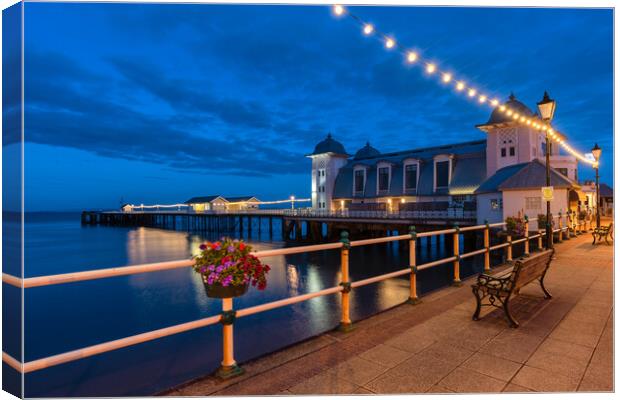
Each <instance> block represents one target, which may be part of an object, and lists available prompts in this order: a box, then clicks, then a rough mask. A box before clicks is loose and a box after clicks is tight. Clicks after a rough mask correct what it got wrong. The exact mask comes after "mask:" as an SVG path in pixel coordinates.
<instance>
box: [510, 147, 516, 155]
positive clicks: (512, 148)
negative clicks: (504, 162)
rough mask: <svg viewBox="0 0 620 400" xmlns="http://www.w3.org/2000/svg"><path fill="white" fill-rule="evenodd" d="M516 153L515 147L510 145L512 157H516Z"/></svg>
mask: <svg viewBox="0 0 620 400" xmlns="http://www.w3.org/2000/svg"><path fill="white" fill-rule="evenodd" d="M514 155H515V148H514V147H510V157H514Z"/></svg>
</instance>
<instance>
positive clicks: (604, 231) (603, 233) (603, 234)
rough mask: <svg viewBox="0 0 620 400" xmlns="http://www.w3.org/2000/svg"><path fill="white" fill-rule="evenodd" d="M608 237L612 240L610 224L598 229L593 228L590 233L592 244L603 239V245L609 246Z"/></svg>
mask: <svg viewBox="0 0 620 400" xmlns="http://www.w3.org/2000/svg"><path fill="white" fill-rule="evenodd" d="M608 237H611V240H614V223H613V222H610V223H609V225H607V226H601V227H600V228H594V231H592V239H593V240H592V244H596V239H597V238H598V241H599V242H600V241H601V239H605V243H607V244H610V243H609V241H608V240H607V238H608Z"/></svg>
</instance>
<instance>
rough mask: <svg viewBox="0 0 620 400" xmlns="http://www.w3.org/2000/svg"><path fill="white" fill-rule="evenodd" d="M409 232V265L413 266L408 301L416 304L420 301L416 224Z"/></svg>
mask: <svg viewBox="0 0 620 400" xmlns="http://www.w3.org/2000/svg"><path fill="white" fill-rule="evenodd" d="M409 234H410V235H411V239H409V267H410V268H411V275H410V277H409V300H407V303H409V304H412V305H415V304H418V303H420V299H419V298H418V291H417V286H416V274H417V273H418V267H417V264H416V241H417V238H416V232H415V226H410V227H409Z"/></svg>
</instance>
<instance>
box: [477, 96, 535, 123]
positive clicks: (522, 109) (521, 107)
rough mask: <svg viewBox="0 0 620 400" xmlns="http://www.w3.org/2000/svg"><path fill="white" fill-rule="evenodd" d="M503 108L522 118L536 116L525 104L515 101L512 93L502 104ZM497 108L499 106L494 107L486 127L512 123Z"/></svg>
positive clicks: (510, 118) (510, 119) (509, 118)
mask: <svg viewBox="0 0 620 400" xmlns="http://www.w3.org/2000/svg"><path fill="white" fill-rule="evenodd" d="M504 106H506V107H508V108H509V109H511V110H512V111H514V112H516V113H519V115H522V116H524V117H533V116H534V115H536V114H534V113H533V112H532V110H530V109H529V108H528V107H527V106H526V105H525V104H523V103H521V102H520V101H519V100H517V98H516V97H515V95H514V94H512V93H510V97H508V101H507V102H505V103H504ZM499 107H500V106H497V107H495V109H494V110H493V112H492V113H491V117H490V118H489V121H488V122H487V123H486V125H493V124H501V123H503V122H510V121H513V119H512V117H509V116H507V115H506V114H505V113H503V112H502V111H500V109H499Z"/></svg>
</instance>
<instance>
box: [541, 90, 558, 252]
mask: <svg viewBox="0 0 620 400" xmlns="http://www.w3.org/2000/svg"><path fill="white" fill-rule="evenodd" d="M537 106H538V112H539V113H540V117H541V118H542V120H543V121H544V122H546V123H547V124H549V123H551V120H552V119H553V114H554V113H555V100H553V99H551V98H550V97H549V93H547V92H546V91H545V94H544V95H543V98H542V100H541V101H539V102H538V103H537ZM550 156H551V142H550V140H549V132H548V130H545V168H546V170H547V180H546V182H547V187H549V186H551V164H550V163H549V158H550ZM551 218H552V217H551V202H550V201H549V200H547V226H546V227H545V228H546V235H547V237H546V239H547V249H551V248H553V236H552V235H553V232H552V230H551ZM560 234H561V232H560Z"/></svg>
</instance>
